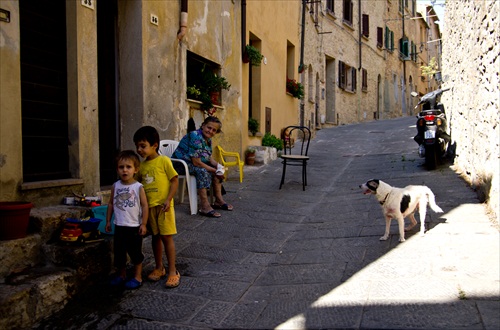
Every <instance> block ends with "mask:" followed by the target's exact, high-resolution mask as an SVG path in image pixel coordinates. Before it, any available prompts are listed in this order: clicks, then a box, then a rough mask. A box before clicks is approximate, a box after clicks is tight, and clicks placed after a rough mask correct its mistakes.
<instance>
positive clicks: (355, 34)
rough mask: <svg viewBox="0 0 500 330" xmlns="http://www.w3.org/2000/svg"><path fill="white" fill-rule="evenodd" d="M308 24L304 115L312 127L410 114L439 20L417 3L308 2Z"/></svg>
mask: <svg viewBox="0 0 500 330" xmlns="http://www.w3.org/2000/svg"><path fill="white" fill-rule="evenodd" d="M305 12H306V19H305V20H304V27H305V38H304V45H305V46H304V62H305V63H304V71H303V73H302V79H301V81H302V82H303V83H304V84H305V87H306V88H305V90H306V97H305V99H304V100H303V102H302V103H303V105H302V107H303V109H304V112H305V113H306V114H308V115H310V118H311V119H310V120H309V121H310V122H313V123H315V124H316V127H321V124H323V123H329V124H334V125H343V124H349V123H356V122H360V121H370V120H374V119H385V118H394V117H398V116H402V115H411V114H413V108H414V105H415V104H416V100H415V99H412V98H411V97H410V93H411V92H412V91H416V92H418V93H419V94H421V95H423V94H425V92H426V88H427V87H428V86H427V85H424V84H422V83H419V82H421V81H422V79H421V69H420V67H421V66H422V65H427V63H428V53H427V51H428V45H427V40H428V35H429V30H430V29H437V30H436V31H437V33H439V28H438V27H437V25H435V24H433V22H434V21H435V20H437V18H436V17H432V18H430V19H429V18H428V16H432V15H428V14H429V11H427V12H425V10H424V13H423V14H422V13H420V12H419V11H418V10H417V3H416V1H412V0H410V1H352V0H345V1H322V2H321V3H319V2H312V3H307V6H306V11H305Z"/></svg>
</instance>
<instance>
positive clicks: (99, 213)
mask: <svg viewBox="0 0 500 330" xmlns="http://www.w3.org/2000/svg"><path fill="white" fill-rule="evenodd" d="M92 212H94V217H95V218H98V219H101V220H103V221H101V223H100V224H99V231H100V232H101V233H103V234H106V235H113V234H114V233H115V215H114V214H113V215H112V216H111V231H110V232H109V233H107V232H106V213H107V212H108V206H107V205H101V206H96V207H93V208H92Z"/></svg>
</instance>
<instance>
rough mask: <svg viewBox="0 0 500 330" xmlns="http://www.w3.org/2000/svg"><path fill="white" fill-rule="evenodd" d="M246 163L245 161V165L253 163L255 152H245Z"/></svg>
mask: <svg viewBox="0 0 500 330" xmlns="http://www.w3.org/2000/svg"><path fill="white" fill-rule="evenodd" d="M246 163H247V165H253V164H254V163H255V153H253V154H247V156H246Z"/></svg>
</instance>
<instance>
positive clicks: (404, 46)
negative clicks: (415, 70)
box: [399, 37, 410, 61]
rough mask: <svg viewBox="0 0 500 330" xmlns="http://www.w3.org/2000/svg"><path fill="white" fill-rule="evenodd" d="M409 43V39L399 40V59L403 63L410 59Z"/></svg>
mask: <svg viewBox="0 0 500 330" xmlns="http://www.w3.org/2000/svg"><path fill="white" fill-rule="evenodd" d="M408 43H409V42H408V38H407V37H404V38H401V39H399V59H400V60H402V61H408V60H409V59H410V51H409V47H410V46H409V44H408Z"/></svg>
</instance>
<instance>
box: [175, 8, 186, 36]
mask: <svg viewBox="0 0 500 330" xmlns="http://www.w3.org/2000/svg"><path fill="white" fill-rule="evenodd" d="M187 22H188V0H181V19H180V22H179V31H178V32H177V39H179V40H182V38H184V35H185V34H186V31H187Z"/></svg>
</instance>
